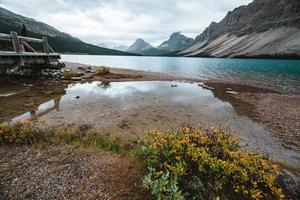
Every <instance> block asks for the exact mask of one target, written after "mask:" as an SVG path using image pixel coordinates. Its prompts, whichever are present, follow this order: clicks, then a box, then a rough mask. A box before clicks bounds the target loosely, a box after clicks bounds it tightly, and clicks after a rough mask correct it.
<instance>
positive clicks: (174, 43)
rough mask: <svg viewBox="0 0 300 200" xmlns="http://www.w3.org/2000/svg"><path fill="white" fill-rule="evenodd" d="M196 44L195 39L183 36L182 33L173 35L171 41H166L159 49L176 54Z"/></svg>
mask: <svg viewBox="0 0 300 200" xmlns="http://www.w3.org/2000/svg"><path fill="white" fill-rule="evenodd" d="M193 42H194V39H192V38H188V37H186V36H184V35H183V34H181V32H180V31H178V32H175V33H172V34H171V36H170V38H169V40H167V41H164V42H163V43H162V44H161V45H159V46H158V48H159V49H164V50H166V51H168V52H175V51H180V50H183V49H185V48H187V47H189V46H191V45H192V44H193Z"/></svg>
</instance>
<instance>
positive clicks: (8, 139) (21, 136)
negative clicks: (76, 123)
mask: <svg viewBox="0 0 300 200" xmlns="http://www.w3.org/2000/svg"><path fill="white" fill-rule="evenodd" d="M0 144H5V145H13V144H15V145H24V144H26V145H59V144H67V145H72V146H74V147H84V148H87V147H93V148H97V149H101V150H105V151H111V152H114V153H119V152H121V150H122V145H121V144H120V142H119V140H118V139H116V138H112V137H109V136H105V135H103V134H101V133H98V132H96V131H94V130H92V129H86V130H80V128H79V129H72V128H69V127H66V128H61V129H56V130H54V129H51V130H42V129H40V128H38V126H36V125H35V124H34V123H33V122H32V121H23V122H17V123H16V124H13V125H10V124H1V125H0Z"/></svg>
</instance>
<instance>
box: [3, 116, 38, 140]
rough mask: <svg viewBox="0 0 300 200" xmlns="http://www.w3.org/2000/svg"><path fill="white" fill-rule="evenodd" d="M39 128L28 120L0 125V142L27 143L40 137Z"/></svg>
mask: <svg viewBox="0 0 300 200" xmlns="http://www.w3.org/2000/svg"><path fill="white" fill-rule="evenodd" d="M40 132H41V131H40V130H39V129H38V128H37V127H36V126H34V124H33V122H32V121H30V120H27V121H22V122H17V123H16V124H14V125H10V124H1V125H0V143H11V144H12V143H16V144H27V143H34V141H35V140H36V139H37V138H38V137H41V135H40Z"/></svg>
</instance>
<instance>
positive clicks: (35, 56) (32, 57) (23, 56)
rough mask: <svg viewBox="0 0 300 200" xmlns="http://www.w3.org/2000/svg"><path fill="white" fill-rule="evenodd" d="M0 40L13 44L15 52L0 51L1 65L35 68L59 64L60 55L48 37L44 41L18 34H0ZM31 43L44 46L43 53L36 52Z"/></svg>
mask: <svg viewBox="0 0 300 200" xmlns="http://www.w3.org/2000/svg"><path fill="white" fill-rule="evenodd" d="M0 40H2V41H9V42H11V43H12V46H13V49H14V51H0V65H17V66H27V65H30V66H33V65H35V64H38V65H42V64H45V65H49V64H50V63H51V62H58V60H59V59H60V55H59V54H58V53H55V52H54V50H53V49H52V48H51V47H50V45H49V43H48V39H47V37H43V38H42V39H37V38H30V37H23V36H18V34H17V33H16V32H13V31H12V32H10V34H3V33H0ZM30 43H38V44H42V46H43V52H38V51H36V50H35V49H34V48H33V47H32V46H31V45H30Z"/></svg>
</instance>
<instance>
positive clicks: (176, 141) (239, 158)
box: [138, 127, 284, 199]
mask: <svg viewBox="0 0 300 200" xmlns="http://www.w3.org/2000/svg"><path fill="white" fill-rule="evenodd" d="M150 137H151V139H150V140H147V141H143V142H142V146H141V149H140V150H139V151H138V155H139V156H140V158H142V159H143V161H144V163H145V165H146V166H147V169H148V170H147V174H146V175H145V176H144V178H143V184H144V186H145V187H146V188H148V189H150V190H151V193H152V194H153V195H154V196H155V197H156V198H157V199H218V198H225V199H283V198H284V195H283V192H282V190H281V189H280V188H278V187H277V186H276V183H275V179H276V176H277V174H278V167H277V166H276V165H273V164H271V163H270V162H269V161H267V160H264V159H263V158H262V157H261V156H259V155H256V154H253V153H248V152H245V151H243V150H242V149H241V148H240V146H239V145H238V140H237V138H236V137H234V136H232V135H230V134H228V133H226V132H223V131H220V130H217V129H210V130H206V131H201V130H196V129H193V128H192V127H183V128H181V129H180V130H175V131H170V132H168V133H161V132H152V133H150Z"/></svg>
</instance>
